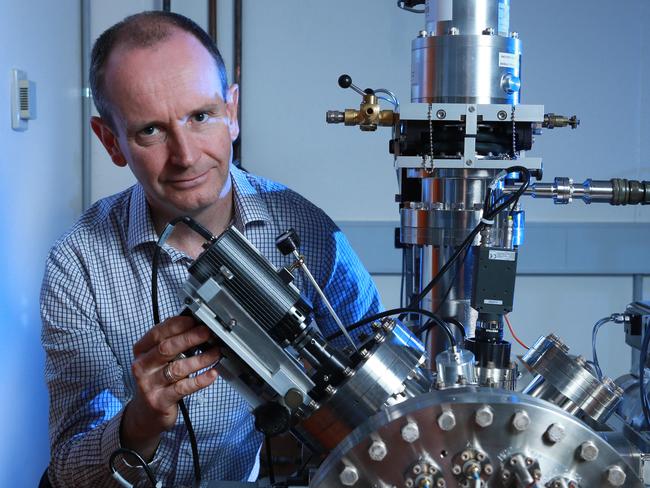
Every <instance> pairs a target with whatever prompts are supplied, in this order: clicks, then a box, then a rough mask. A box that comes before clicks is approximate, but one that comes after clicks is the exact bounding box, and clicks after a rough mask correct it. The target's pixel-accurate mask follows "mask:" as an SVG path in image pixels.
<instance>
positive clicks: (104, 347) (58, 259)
mask: <svg viewBox="0 0 650 488" xmlns="http://www.w3.org/2000/svg"><path fill="white" fill-rule="evenodd" d="M41 318H42V322H43V328H42V333H41V341H42V344H43V348H44V349H45V353H46V362H45V380H46V383H47V386H48V389H49V395H50V411H49V415H50V420H49V426H50V430H49V436H50V450H51V461H50V466H49V468H48V475H49V477H50V480H51V482H52V484H53V485H54V486H55V487H64V486H65V487H68V486H95V487H109V486H111V487H112V486H120V485H119V484H118V483H117V482H116V481H115V480H114V479H113V478H112V475H111V470H110V469H109V464H108V463H109V458H110V455H111V454H112V452H113V451H114V450H115V449H117V448H119V447H120V441H119V437H120V435H119V431H120V422H121V418H122V411H123V407H124V405H125V404H126V403H127V402H128V400H129V393H128V392H127V391H126V387H125V379H124V372H123V371H124V370H123V369H122V367H121V366H120V364H119V363H118V360H117V358H116V356H115V354H114V353H113V351H112V350H111V348H110V346H109V344H108V343H107V340H106V336H105V334H104V333H103V331H102V328H101V325H100V321H99V320H98V317H97V310H96V306H95V300H94V294H93V290H92V286H91V283H90V279H89V270H88V268H87V267H86V266H85V265H84V262H83V260H82V259H81V258H80V257H79V256H78V255H77V253H75V252H74V250H73V249H71V248H70V247H66V246H63V245H59V246H58V247H55V248H54V249H53V250H52V251H51V252H50V255H49V257H48V260H47V264H46V270H45V277H44V279H43V285H42V289H41ZM154 462H156V460H154ZM117 468H118V470H119V472H120V474H121V475H122V476H123V477H124V478H126V479H127V480H129V481H130V482H132V483H134V484H136V483H137V482H138V481H139V480H144V477H143V470H142V469H141V468H133V467H129V466H128V465H127V464H126V463H124V461H123V460H122V459H121V458H118V462H117Z"/></svg>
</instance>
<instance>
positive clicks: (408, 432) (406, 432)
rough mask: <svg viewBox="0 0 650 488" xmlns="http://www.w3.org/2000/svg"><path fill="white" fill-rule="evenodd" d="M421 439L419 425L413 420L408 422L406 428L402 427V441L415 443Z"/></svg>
mask: <svg viewBox="0 0 650 488" xmlns="http://www.w3.org/2000/svg"><path fill="white" fill-rule="evenodd" d="M419 438H420V429H419V428H418V424H416V423H415V422H413V421H412V420H410V421H408V422H407V423H406V425H405V426H404V427H402V439H404V440H405V441H406V442H415V441H417V440H418V439H419Z"/></svg>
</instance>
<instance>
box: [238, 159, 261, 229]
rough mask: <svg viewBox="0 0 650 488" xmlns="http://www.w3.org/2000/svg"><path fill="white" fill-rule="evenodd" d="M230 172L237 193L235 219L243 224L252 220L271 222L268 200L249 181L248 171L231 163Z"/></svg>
mask: <svg viewBox="0 0 650 488" xmlns="http://www.w3.org/2000/svg"><path fill="white" fill-rule="evenodd" d="M230 174H231V176H232V187H233V192H234V195H235V197H234V203H235V221H236V222H238V223H241V224H243V226H246V225H248V224H250V223H251V222H270V221H271V216H270V215H269V209H268V207H267V205H266V202H265V201H264V200H263V199H262V196H261V195H260V193H259V191H257V190H256V189H255V188H254V187H253V185H252V184H251V182H250V181H249V179H248V177H247V176H246V175H247V173H246V172H245V171H242V170H241V169H239V168H237V167H236V166H234V165H231V166H230Z"/></svg>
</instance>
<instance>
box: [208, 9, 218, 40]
mask: <svg viewBox="0 0 650 488" xmlns="http://www.w3.org/2000/svg"><path fill="white" fill-rule="evenodd" d="M208 34H210V37H211V38H212V42H214V43H215V44H216V43H217V0H208Z"/></svg>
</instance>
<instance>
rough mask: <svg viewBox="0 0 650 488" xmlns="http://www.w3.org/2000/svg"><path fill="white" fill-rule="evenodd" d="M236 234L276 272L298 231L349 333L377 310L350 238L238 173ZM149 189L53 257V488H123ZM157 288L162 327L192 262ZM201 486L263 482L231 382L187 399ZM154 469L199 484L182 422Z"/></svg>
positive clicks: (163, 267) (165, 258) (146, 312)
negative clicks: (123, 436)
mask: <svg viewBox="0 0 650 488" xmlns="http://www.w3.org/2000/svg"><path fill="white" fill-rule="evenodd" d="M231 176H232V182H233V190H234V209H235V225H236V226H237V227H238V228H239V230H241V231H243V232H244V233H245V235H246V236H247V237H248V239H249V240H250V241H251V242H252V243H253V245H255V246H256V247H257V248H258V249H259V250H260V251H261V252H262V253H263V254H264V255H265V256H266V257H267V258H268V259H269V260H270V261H271V262H272V263H273V264H274V265H275V266H277V267H280V266H285V265H288V264H289V262H290V258H289V257H285V256H282V255H281V254H280V253H279V251H277V250H276V249H275V238H276V237H277V236H278V235H279V234H281V233H282V232H284V231H286V230H287V229H289V228H292V227H293V228H294V229H296V231H297V232H298V234H299V235H300V238H301V242H302V245H301V251H302V253H303V254H304V255H305V256H306V259H307V264H308V266H310V269H311V271H312V273H313V274H314V276H315V277H316V280H317V281H318V282H319V284H320V285H321V286H322V287H323V289H324V291H325V294H326V296H327V297H328V298H329V300H330V301H331V302H332V305H333V307H334V308H335V310H336V311H337V313H338V314H339V316H340V317H341V320H342V321H343V322H344V323H347V324H350V323H353V322H355V321H357V320H358V319H360V318H361V317H363V316H365V315H368V314H370V313H375V312H376V311H378V310H379V308H380V303H379V298H378V294H377V291H376V288H375V286H374V285H373V283H372V281H371V279H370V277H369V275H368V273H367V272H366V271H365V269H364V268H363V266H362V265H361V263H360V262H359V259H358V257H357V256H356V255H355V254H354V252H353V251H352V249H351V248H350V245H349V243H348V241H347V239H346V238H345V237H344V236H343V234H342V233H341V231H340V230H339V229H338V228H337V227H336V225H335V224H334V223H333V222H332V221H331V220H330V219H329V217H327V216H326V215H325V214H324V213H323V212H322V211H321V210H320V209H319V208H317V207H316V206H314V205H313V204H311V203H310V202H308V201H307V200H305V199H304V198H303V197H301V196H300V195H298V194H297V193H295V192H293V191H291V190H289V189H287V188H286V187H284V186H282V185H279V184H277V183H274V182H271V181H268V180H265V179H263V178H260V177H256V176H253V175H250V174H248V173H244V172H242V171H240V170H238V169H236V168H234V167H233V168H232V169H231ZM157 237H158V236H157V234H156V232H155V230H154V227H153V224H152V221H151V218H150V216H149V210H148V206H147V203H146V200H145V195H144V192H143V189H142V187H141V186H140V185H135V186H133V187H131V188H129V189H128V190H126V191H124V192H122V193H119V194H117V195H114V196H112V197H109V198H105V199H103V200H100V201H99V202H97V203H96V204H95V205H93V206H92V207H91V208H90V209H89V210H88V211H86V212H85V214H84V215H83V216H82V217H81V219H80V220H79V221H78V222H77V223H76V224H75V225H74V227H73V228H72V229H71V230H70V231H69V232H68V233H67V234H66V235H65V236H63V237H62V238H61V239H60V240H59V241H58V242H57V243H56V244H55V245H54V247H53V248H52V250H51V252H50V254H49V257H48V259H47V265H46V271H45V277H44V281H43V287H42V292H41V315H42V320H43V330H42V342H43V347H44V348H45V352H46V355H47V358H46V366H45V377H46V381H47V385H48V388H49V393H50V444H51V455H52V457H51V462H50V468H49V474H50V478H51V481H52V483H53V484H54V486H56V487H63V486H65V487H73V486H74V487H80V486H93V487H97V488H99V487H101V486H118V485H117V483H116V482H115V481H113V480H112V478H111V477H110V470H109V467H108V460H109V457H110V455H111V453H112V452H113V451H114V450H115V449H117V448H118V447H120V441H119V430H120V421H121V415H122V411H123V408H124V406H125V405H126V403H127V402H128V401H129V400H130V399H131V398H132V397H133V395H134V392H135V389H136V386H135V382H134V378H133V376H132V375H131V363H132V361H133V354H132V347H133V344H134V343H135V342H136V341H137V340H138V339H139V338H140V337H142V335H143V334H144V333H145V332H146V331H147V330H148V329H149V328H150V327H151V326H152V323H153V317H152V311H151V296H150V288H151V286H150V282H151V260H152V256H153V252H154V249H155V243H156V241H157ZM164 251H165V252H163V253H162V256H161V261H160V268H159V276H158V283H159V284H158V286H159V307H160V311H161V313H160V316H161V320H164V319H165V318H167V317H170V316H173V315H176V314H177V313H178V312H179V311H180V310H181V309H182V306H181V305H182V304H181V303H180V300H179V298H178V297H177V290H178V288H179V286H180V285H181V283H182V282H183V281H184V280H185V279H186V277H187V267H188V266H189V264H190V263H191V260H190V258H189V257H188V256H186V255H185V254H183V253H182V252H180V251H178V250H176V249H174V248H172V247H169V246H167V247H166V248H165V249H164ZM296 285H297V286H298V288H299V289H300V290H302V292H303V294H304V295H305V296H306V297H307V298H308V299H309V300H310V302H311V303H312V304H313V305H314V318H315V320H316V322H317V323H318V324H319V327H320V328H321V330H322V331H323V333H324V334H325V335H328V334H330V333H332V332H335V331H336V330H337V329H336V324H335V322H334V321H333V320H332V318H331V317H330V316H329V314H328V313H327V310H326V308H325V306H324V304H323V303H322V301H321V300H320V299H319V298H318V296H317V294H316V292H315V290H314V289H313V287H312V286H311V284H310V283H309V281H308V280H306V279H304V278H303V276H301V274H299V273H297V276H296ZM186 403H187V406H188V408H189V411H190V418H191V419H192V424H193V426H194V429H195V432H196V436H197V441H198V448H199V456H200V462H201V468H202V473H203V479H206V480H241V481H245V480H247V479H250V478H251V476H253V477H254V476H256V474H257V469H256V468H255V467H256V466H257V464H256V463H257V459H258V452H259V448H260V443H261V438H260V435H259V434H258V433H257V432H256V431H255V430H254V426H253V417H252V416H251V414H250V408H249V406H248V404H247V403H245V401H244V400H243V399H242V398H241V397H240V395H239V394H238V393H237V392H236V391H235V390H233V389H232V388H231V387H230V385H229V384H228V383H226V382H225V381H223V380H222V379H220V378H219V379H218V380H217V381H216V382H215V383H214V384H213V385H211V386H210V387H208V388H205V389H204V390H202V391H200V392H197V393H195V394H193V395H191V396H190V397H188V398H186ZM150 466H151V467H152V469H153V470H154V471H155V473H156V476H157V478H158V480H160V481H162V482H163V484H164V486H182V485H187V486H189V485H191V484H192V479H193V470H192V456H191V450H190V443H189V439H188V434H187V429H186V428H185V426H184V425H183V420H182V416H180V415H179V418H178V420H177V422H176V425H175V427H174V428H173V429H171V430H170V431H169V432H165V433H164V434H163V436H162V440H161V442H160V445H159V447H158V449H157V451H156V454H155V457H154V459H153V461H152V462H151V463H150ZM117 467H118V470H119V472H120V473H121V474H122V475H123V476H124V477H125V478H127V479H129V480H130V481H132V482H138V483H144V480H145V477H144V474H143V470H142V469H141V468H135V467H130V466H129V465H128V464H126V462H124V461H123V460H121V459H120V461H119V462H118V466H117Z"/></svg>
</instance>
